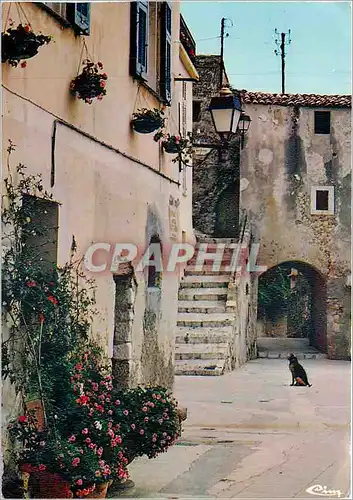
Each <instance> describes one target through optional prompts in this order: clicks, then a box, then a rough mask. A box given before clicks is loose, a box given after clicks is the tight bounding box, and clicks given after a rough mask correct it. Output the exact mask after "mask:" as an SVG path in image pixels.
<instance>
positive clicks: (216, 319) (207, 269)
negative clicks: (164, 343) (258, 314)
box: [175, 239, 235, 375]
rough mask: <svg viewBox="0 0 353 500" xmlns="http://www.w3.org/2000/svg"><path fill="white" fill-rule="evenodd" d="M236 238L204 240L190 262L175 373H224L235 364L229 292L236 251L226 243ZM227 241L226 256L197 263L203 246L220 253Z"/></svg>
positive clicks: (180, 312)
mask: <svg viewBox="0 0 353 500" xmlns="http://www.w3.org/2000/svg"><path fill="white" fill-rule="evenodd" d="M229 243H235V241H234V240H228V239H227V240H225V239H206V240H205V239H203V241H201V242H199V243H198V244H197V245H196V249H195V255H194V257H193V258H192V259H191V260H190V261H189V262H188V263H187V266H186V269H185V275H184V277H183V278H182V280H181V283H180V289H179V302H178V317H177V332H176V352H175V374H176V375H222V374H223V373H224V372H225V371H227V370H229V369H231V365H232V329H233V319H234V312H233V311H232V310H230V309H229V308H227V305H226V304H227V291H228V284H229V280H230V277H231V271H230V270H228V269H227V267H228V266H229V264H230V263H231V259H232V255H233V250H232V249H231V248H228V247H227V246H226V245H228V244H229ZM217 244H218V245H219V244H224V245H225V250H224V253H223V256H222V257H220V258H217V260H216V263H217V264H219V270H214V269H213V260H205V261H204V264H203V265H202V266H197V256H198V255H199V252H200V245H203V249H201V251H202V250H204V249H205V248H206V251H207V252H209V253H211V252H216V250H217V248H219V246H218V247H217Z"/></svg>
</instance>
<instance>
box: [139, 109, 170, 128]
mask: <svg viewBox="0 0 353 500" xmlns="http://www.w3.org/2000/svg"><path fill="white" fill-rule="evenodd" d="M163 115H164V113H163V111H160V110H159V109H156V108H155V109H146V108H143V109H139V110H138V111H137V112H136V113H134V114H133V115H132V121H131V125H132V128H133V129H134V130H135V131H136V132H138V133H139V134H151V133H152V132H155V131H156V130H158V129H160V128H161V127H163V125H164V120H165V118H164V117H163Z"/></svg>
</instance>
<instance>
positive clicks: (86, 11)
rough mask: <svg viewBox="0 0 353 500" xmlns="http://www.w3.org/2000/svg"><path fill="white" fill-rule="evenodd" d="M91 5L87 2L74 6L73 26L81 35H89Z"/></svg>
mask: <svg viewBox="0 0 353 500" xmlns="http://www.w3.org/2000/svg"><path fill="white" fill-rule="evenodd" d="M90 21H91V5H90V3H89V2H85V3H75V4H74V24H75V26H76V27H77V28H78V31H79V32H80V33H81V34H82V35H89V34H90V24H91V22H90Z"/></svg>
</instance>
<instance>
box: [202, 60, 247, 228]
mask: <svg viewBox="0 0 353 500" xmlns="http://www.w3.org/2000/svg"><path fill="white" fill-rule="evenodd" d="M195 66H196V68H197V71H198V73H199V75H200V80H199V82H197V83H196V84H195V85H194V89H193V90H194V94H193V99H194V102H195V101H197V102H199V103H200V115H199V118H200V119H199V121H194V123H193V134H194V138H195V141H197V142H200V143H201V142H202V143H211V142H215V143H218V142H219V137H218V135H217V134H216V133H215V130H214V126H213V124H212V119H211V114H210V113H209V111H208V106H209V104H210V100H211V98H212V97H213V96H214V95H217V94H218V93H219V90H220V57H219V56H197V57H196V62H195ZM223 82H224V84H227V83H228V78H227V75H226V74H225V73H224V74H223ZM238 142H239V141H238V140H237V141H234V143H233V144H231V145H230V148H229V150H228V151H226V150H225V151H223V152H222V154H221V155H220V154H219V153H218V151H215V150H213V151H211V150H209V149H207V148H203V149H202V148H195V149H194V157H193V223H194V228H195V229H196V230H198V231H200V232H201V233H204V234H209V235H212V236H214V237H221V238H222V237H232V238H236V237H237V236H238V224H239V217H238V214H239V194H238V193H239V144H238ZM205 200H207V203H205Z"/></svg>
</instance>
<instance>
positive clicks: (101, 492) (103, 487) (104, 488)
mask: <svg viewBox="0 0 353 500" xmlns="http://www.w3.org/2000/svg"><path fill="white" fill-rule="evenodd" d="M109 483H110V481H108V482H107V483H101V484H96V488H95V490H94V491H93V492H92V493H90V494H89V495H87V496H86V497H85V498H107V492H108V487H109Z"/></svg>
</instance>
